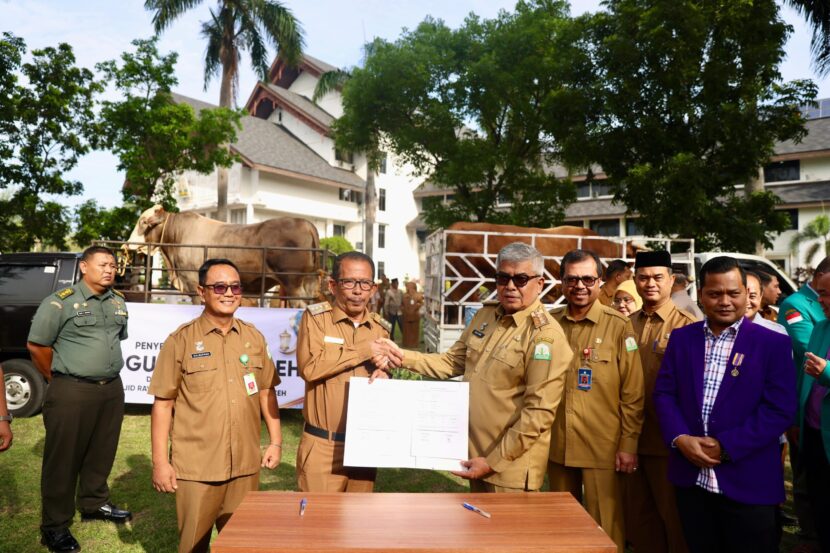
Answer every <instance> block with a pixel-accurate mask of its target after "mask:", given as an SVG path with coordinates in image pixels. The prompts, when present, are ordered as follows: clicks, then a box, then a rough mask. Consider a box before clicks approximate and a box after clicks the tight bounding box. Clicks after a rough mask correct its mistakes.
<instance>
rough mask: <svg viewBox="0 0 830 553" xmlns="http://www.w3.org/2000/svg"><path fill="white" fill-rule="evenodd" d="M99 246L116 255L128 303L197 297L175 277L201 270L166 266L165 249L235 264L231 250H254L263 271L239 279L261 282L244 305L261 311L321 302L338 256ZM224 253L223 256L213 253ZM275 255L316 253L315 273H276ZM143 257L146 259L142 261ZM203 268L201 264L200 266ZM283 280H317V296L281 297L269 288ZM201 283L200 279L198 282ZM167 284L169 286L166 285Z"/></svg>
mask: <svg viewBox="0 0 830 553" xmlns="http://www.w3.org/2000/svg"><path fill="white" fill-rule="evenodd" d="M93 244H94V245H96V246H105V247H107V248H110V249H111V250H113V251H114V252H115V254H116V263H117V265H118V274H119V278H118V279H117V282H116V285H115V286H114V288H115V289H116V290H119V291H120V292H122V293H123V294H124V295H125V297H126V298H127V300H128V301H134V302H142V303H150V302H152V301H154V300H155V301H158V299H159V298H162V299H163V298H164V297H165V296H172V297H179V298H181V297H189V298H191V301H192V298H194V297H196V296H197V294H196V293H195V292H187V291H183V290H179V289H177V288H175V287H174V286H173V280H174V276H173V273H175V274H180V273H191V274H192V273H198V271H199V267H198V266H196V267H174V268H173V269H172V270H171V268H169V267H167V266H166V262H165V260H164V257H163V255H162V254H161V248H162V247H166V248H189V249H196V250H201V251H202V259H203V260H206V259H210V258H211V257H225V258H228V259H230V260H231V261H234V259H233V256H232V255H229V254H228V251H229V250H254V251H258V252H260V253H261V260H262V262H261V265H260V267H261V270H260V271H245V270H242V268H241V267H240V274H239V276H240V277H241V278H242V280H243V281H245V280H246V277H249V278H250V277H253V279H251V280H259V290H258V291H257V293H252V292H251V291H245V290H243V294H242V298H243V305H257V306H259V307H283V306H284V304H287V303H288V302H297V301H299V302H306V303H310V302H315V301H319V300H320V297H321V296H320V294H322V292H323V288H322V287H321V283H322V280H323V279H324V278H325V276H326V275H327V271H326V269H327V268H328V266H329V264H330V263H331V259H333V257H334V254H333V253H332V252H331V251H329V250H327V249H323V248H295V247H287V246H286V247H273V246H245V245H234V244H221V245H216V244H174V243H169V242H127V241H120V240H96V241H94V242H93ZM217 251H221V252H222V253H214V254H213V255H210V253H211V252H217ZM272 252H312V253H313V254H314V256H315V261H316V263H315V266H316V267H317V269H316V270H315V271H314V272H290V271H285V272H275V271H269V270H267V269H266V267H267V264H266V262H265V261H266V258H267V256H268V254H269V253H272ZM142 257H143V259H141V258H142ZM200 265H201V263H200ZM280 277H302V278H304V279H307V278H311V277H313V278H314V279H316V280H317V286H316V292H317V293H316V294H314V295H292V296H285V295H281V291H280V290H279V289H280V287H281V286H280V285H276V286H274V285H270V286H268V287H267V288H266V285H267V282H268V279H273V280H278V281H281V279H280ZM195 280H198V279H195ZM164 282H167V283H168V284H167V285H163V284H162V283H164Z"/></svg>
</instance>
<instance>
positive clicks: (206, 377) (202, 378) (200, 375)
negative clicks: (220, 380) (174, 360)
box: [184, 357, 219, 393]
mask: <svg viewBox="0 0 830 553" xmlns="http://www.w3.org/2000/svg"><path fill="white" fill-rule="evenodd" d="M218 372H219V371H217V370H216V365H215V364H214V362H213V360H212V359H211V358H210V357H197V358H195V359H192V358H191V359H186V360H185V362H184V385H185V388H187V390H188V391H189V392H193V393H204V392H209V391H210V390H211V389H213V388H214V387H215V384H216V378H217V377H216V375H217V374H218Z"/></svg>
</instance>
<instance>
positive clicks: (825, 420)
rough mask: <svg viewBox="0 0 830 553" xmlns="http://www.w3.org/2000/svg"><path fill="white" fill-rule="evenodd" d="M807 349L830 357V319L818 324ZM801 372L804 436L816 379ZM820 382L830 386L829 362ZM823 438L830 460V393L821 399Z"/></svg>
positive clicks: (800, 414) (819, 378)
mask: <svg viewBox="0 0 830 553" xmlns="http://www.w3.org/2000/svg"><path fill="white" fill-rule="evenodd" d="M807 351H809V352H810V353H814V354H815V355H817V356H819V357H823V358H825V359H827V358H828V357H830V321H828V320H826V319H825V320H823V321H821V322H819V323H818V324H817V325H816V328H815V330H813V335H812V337H811V338H810V343H809V344H808V345H807ZM800 372H801V373H802V374H803V375H804V376H803V377H802V386H801V389H800V390H799V393H798V423H799V425H800V426H801V429H802V433H801V435H802V436H803V435H804V432H803V430H804V409H805V407H806V405H807V401H808V400H809V399H810V391H811V390H812V388H813V382H814V381H815V380H816V379H815V378H813V377H812V376H810V375H809V374H807V373H805V372H804V371H803V370H802V371H800ZM818 383H819V384H821V385H822V386H824V387H825V388H830V363H828V366H827V367H826V368H825V369H824V372H823V373H821V374H820V375H819V377H818ZM821 438H822V442H824V454H825V456H826V457H827V459H828V460H830V394H825V395H824V399H822V400H821Z"/></svg>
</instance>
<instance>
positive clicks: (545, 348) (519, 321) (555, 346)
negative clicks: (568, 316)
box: [403, 242, 573, 492]
mask: <svg viewBox="0 0 830 553" xmlns="http://www.w3.org/2000/svg"><path fill="white" fill-rule="evenodd" d="M496 263H497V271H498V272H497V273H496V292H497V294H498V299H499V302H498V305H485V306H484V307H482V308H481V309H480V310H479V311H478V313H476V315H475V317H474V318H473V320H472V322H471V323H470V324H469V325H468V326H467V328H466V329H465V330H464V332H463V333H462V334H461V337H460V338H459V340H458V341H457V342H456V343H455V344H454V345H453V346H452V347H451V348H450V349H449V350H448V351H446V352H445V353H443V354H437V353H435V354H422V353H419V352H415V351H405V352H404V358H403V366H404V367H405V368H407V369H410V370H413V371H415V372H418V373H420V374H425V375H427V376H431V377H434V378H441V379H445V378H450V377H453V376H458V375H464V381H466V382H469V383H470V436H469V440H470V446H469V454H470V457H471V458H470V459H469V460H467V461H463V462H462V463H461V464H462V465H463V466H464V467H465V468H466V470H459V471H456V472H453V474H455V475H457V476H461V477H462V478H467V479H469V480H470V489H471V491H473V492H521V491H525V490H538V489H539V488H540V487H541V486H542V482H543V480H544V478H545V464H546V460H547V454H548V449H549V445H550V435H551V434H550V427H551V424H552V423H553V416H554V413H555V412H556V406H557V404H558V403H559V400H560V399H561V397H562V386H563V385H564V381H565V371H566V369H567V367H568V363H569V362H570V360H571V357H572V356H573V354H572V353H571V351H570V348H569V347H568V343H567V341H566V340H565V336H564V335H563V334H562V329H561V328H560V327H559V325H558V324H557V323H556V321H554V320H553V317H551V316H550V314H549V313H548V312H547V311H546V310H545V308H544V306H542V304H541V302H540V301H539V293H540V292H541V291H542V287H543V283H544V279H543V277H542V271H543V262H542V256H541V254H540V253H539V252H538V251H537V250H536V249H535V248H533V247H532V246H529V245H527V244H523V243H518V242H517V243H513V244H509V245H507V246H505V247H504V248H502V250H501V251H500V252H499V254H498V259H497V262H496Z"/></svg>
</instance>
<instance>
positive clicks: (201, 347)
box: [196, 342, 205, 351]
mask: <svg viewBox="0 0 830 553" xmlns="http://www.w3.org/2000/svg"><path fill="white" fill-rule="evenodd" d="M196 351H205V343H204V342H196Z"/></svg>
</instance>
